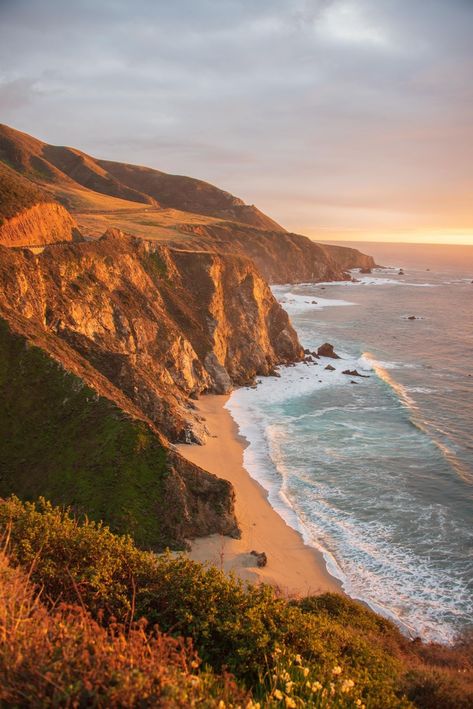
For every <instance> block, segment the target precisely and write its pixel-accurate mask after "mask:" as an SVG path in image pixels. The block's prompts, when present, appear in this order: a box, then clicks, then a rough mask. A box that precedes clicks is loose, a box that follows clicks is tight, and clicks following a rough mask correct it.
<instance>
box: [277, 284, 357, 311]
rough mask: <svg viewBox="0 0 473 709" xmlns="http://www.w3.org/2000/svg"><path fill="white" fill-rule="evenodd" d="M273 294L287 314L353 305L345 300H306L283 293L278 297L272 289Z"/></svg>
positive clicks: (301, 296)
mask: <svg viewBox="0 0 473 709" xmlns="http://www.w3.org/2000/svg"><path fill="white" fill-rule="evenodd" d="M273 293H274V294H275V295H276V297H277V300H278V302H279V303H280V304H281V305H282V306H283V308H284V310H286V311H287V312H288V313H289V314H291V313H296V312H302V311H304V310H322V309H323V308H330V307H337V306H343V305H354V303H350V302H349V301H347V300H340V299H335V298H320V297H313V298H307V297H305V296H303V295H297V294H295V293H291V292H289V293H287V292H284V293H283V294H280V295H278V293H277V291H276V289H273Z"/></svg>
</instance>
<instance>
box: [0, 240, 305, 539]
mask: <svg viewBox="0 0 473 709" xmlns="http://www.w3.org/2000/svg"><path fill="white" fill-rule="evenodd" d="M0 316H1V317H2V318H3V319H4V321H5V324H4V325H3V327H2V331H1V333H2V338H1V341H0V357H1V363H2V375H1V377H0V383H1V395H2V402H3V409H2V416H1V417H0V428H1V431H0V435H1V438H2V441H3V444H2V446H1V449H0V471H1V473H0V494H3V495H7V494H10V493H12V492H16V493H17V494H19V495H20V496H21V497H23V498H26V499H32V498H34V497H36V496H38V495H46V496H47V497H48V498H49V499H51V500H53V501H55V502H63V503H66V504H72V505H74V508H75V509H77V510H78V511H80V512H84V513H87V514H88V515H89V516H90V517H91V518H93V519H97V520H100V519H103V520H105V521H106V522H107V523H109V524H111V526H112V527H113V529H116V530H118V531H127V532H131V533H133V534H134V536H135V538H136V539H137V540H138V541H140V543H141V544H143V545H146V546H151V547H153V548H163V547H164V546H166V545H171V546H172V547H176V546H177V547H180V548H182V547H183V546H184V545H185V540H186V539H188V538H193V537H195V536H202V535H206V534H210V533H217V532H218V533H222V534H235V533H236V531H237V525H236V522H235V518H234V515H233V491H232V488H231V485H230V484H229V483H226V482H225V481H223V480H219V479H217V478H215V477H214V476H212V475H210V474H209V473H206V472H205V471H202V470H201V469H200V468H198V467H197V466H195V465H192V464H190V463H188V462H187V461H185V460H183V459H182V458H181V457H180V456H179V455H178V454H177V453H176V452H174V451H173V450H172V447H170V444H169V440H171V441H184V442H191V441H202V440H203V439H204V438H205V435H206V429H205V422H204V421H202V420H201V418H200V417H199V416H198V415H197V414H196V412H195V410H194V408H195V407H194V405H193V402H192V399H193V398H196V397H197V396H198V395H200V394H201V393H203V392H206V391H214V392H225V391H229V390H230V389H231V388H232V386H234V385H238V384H243V383H248V382H251V381H253V379H254V377H255V376H256V375H258V374H270V373H271V372H272V370H273V368H274V367H275V366H276V365H277V364H280V363H283V362H291V361H294V360H298V359H300V358H301V357H303V351H302V348H301V346H300V344H299V342H298V339H297V335H296V334H295V332H294V330H293V329H292V327H291V325H290V323H289V320H288V317H287V314H286V313H285V312H284V311H283V310H282V308H281V307H280V305H279V304H278V303H277V301H276V300H275V299H274V297H273V295H272V294H271V291H270V290H269V288H268V286H267V284H266V283H265V282H264V281H263V279H262V278H261V276H260V275H259V274H258V272H257V271H256V269H255V267H254V265H253V264H252V262H251V261H250V260H249V259H246V258H242V257H238V256H235V255H232V256H226V257H225V256H222V255H219V254H211V253H208V252H188V251H183V252H180V251H177V250H172V249H169V248H167V247H165V246H161V245H154V244H152V243H151V242H147V241H142V240H140V239H136V238H133V237H127V236H124V235H123V234H121V233H119V232H110V233H108V234H106V235H105V236H104V237H103V238H102V239H99V240H97V241H95V242H82V243H77V244H58V245H55V246H54V247H52V246H51V247H50V248H48V249H45V250H44V251H43V252H42V253H39V254H36V255H34V254H32V253H31V252H30V251H29V250H27V249H24V250H13V249H7V248H4V247H1V246H0ZM18 338H19V339H18ZM58 365H59V366H58Z"/></svg>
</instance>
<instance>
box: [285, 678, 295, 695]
mask: <svg viewBox="0 0 473 709" xmlns="http://www.w3.org/2000/svg"><path fill="white" fill-rule="evenodd" d="M293 684H294V682H291V681H290V680H289V681H288V682H286V694H290V693H291V692H292V686H293Z"/></svg>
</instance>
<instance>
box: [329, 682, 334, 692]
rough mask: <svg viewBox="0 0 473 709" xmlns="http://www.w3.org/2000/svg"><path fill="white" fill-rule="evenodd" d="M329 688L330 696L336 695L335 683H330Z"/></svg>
mask: <svg viewBox="0 0 473 709" xmlns="http://www.w3.org/2000/svg"><path fill="white" fill-rule="evenodd" d="M329 687H330V694H332V695H333V694H335V685H334V683H333V682H330V684H329Z"/></svg>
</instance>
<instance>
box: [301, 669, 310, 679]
mask: <svg viewBox="0 0 473 709" xmlns="http://www.w3.org/2000/svg"><path fill="white" fill-rule="evenodd" d="M302 674H303V675H304V677H307V675H308V674H309V668H308V667H303V668H302Z"/></svg>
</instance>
